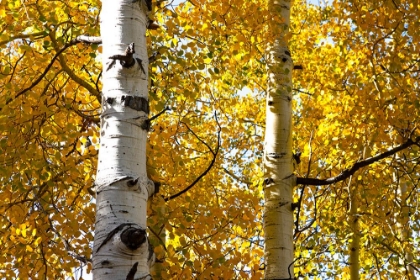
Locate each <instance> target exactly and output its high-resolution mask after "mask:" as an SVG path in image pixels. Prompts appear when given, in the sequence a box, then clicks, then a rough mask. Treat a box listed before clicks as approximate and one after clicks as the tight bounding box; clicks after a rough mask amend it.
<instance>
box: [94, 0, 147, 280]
mask: <svg viewBox="0 0 420 280" xmlns="http://www.w3.org/2000/svg"><path fill="white" fill-rule="evenodd" d="M147 13H148V8H147V6H146V4H145V1H143V0H140V1H137V2H136V1H132V0H103V1H102V11H101V37H102V46H103V53H102V55H103V72H102V76H103V89H102V115H101V143H100V149H99V159H98V172H97V176H96V181H95V187H96V192H97V197H96V203H97V206H96V224H95V240H94V248H93V278H94V279H100V280H108V279H109V280H119V279H121V280H123V279H148V278H150V275H149V265H150V262H151V261H152V259H153V258H152V256H153V250H152V249H151V248H150V246H149V242H148V239H147V235H146V208H147V200H148V198H149V196H150V195H151V194H152V193H153V192H154V184H153V183H152V182H151V181H149V180H148V178H147V174H146V140H147V124H148V122H147V118H148V76H147V75H148V73H147V69H148V60H147V49H146V36H145V34H146V24H147V22H148V18H147ZM132 43H134V44H132ZM133 51H135V53H134V54H133ZM125 58H126V61H124V59H125ZM148 262H149V264H148ZM136 263H137V264H136ZM130 270H131V274H130V275H129V272H130Z"/></svg>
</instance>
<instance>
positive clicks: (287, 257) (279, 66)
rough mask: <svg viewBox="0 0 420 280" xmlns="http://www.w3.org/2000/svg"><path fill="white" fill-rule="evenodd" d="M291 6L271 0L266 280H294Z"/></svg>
mask: <svg viewBox="0 0 420 280" xmlns="http://www.w3.org/2000/svg"><path fill="white" fill-rule="evenodd" d="M290 7H291V2H290V1H287V0H268V8H269V11H270V12H271V17H272V18H273V20H272V21H271V23H270V26H269V28H270V33H271V34H276V35H277V36H278V37H277V38H274V43H273V44H272V45H270V46H268V49H267V55H266V58H267V71H268V89H267V101H266V102H267V104H266V108H267V115H266V132H265V151H264V172H265V174H264V176H265V178H264V183H265V188H264V196H265V205H264V233H265V248H264V260H265V279H293V278H294V276H293V234H292V232H293V211H292V202H293V200H292V199H293V196H292V192H293V187H294V186H295V184H296V180H295V177H294V176H293V155H292V69H293V61H292V58H291V55H290V51H289V49H288V32H289V21H290Z"/></svg>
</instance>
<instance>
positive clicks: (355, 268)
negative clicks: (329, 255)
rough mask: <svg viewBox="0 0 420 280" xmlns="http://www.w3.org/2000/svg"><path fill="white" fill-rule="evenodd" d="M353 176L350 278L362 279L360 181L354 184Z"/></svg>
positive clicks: (351, 189)
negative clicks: (359, 208)
mask: <svg viewBox="0 0 420 280" xmlns="http://www.w3.org/2000/svg"><path fill="white" fill-rule="evenodd" d="M352 177H353V176H352ZM352 177H350V180H349V186H348V188H349V196H350V197H349V200H350V210H349V212H350V213H349V224H350V227H351V231H352V233H353V235H352V238H351V242H350V250H349V251H350V252H349V254H350V261H349V263H350V279H351V280H359V279H360V274H359V270H360V261H359V256H360V229H359V216H358V212H357V209H358V207H359V200H358V197H357V193H358V189H359V188H358V187H359V183H358V182H356V183H353V184H352Z"/></svg>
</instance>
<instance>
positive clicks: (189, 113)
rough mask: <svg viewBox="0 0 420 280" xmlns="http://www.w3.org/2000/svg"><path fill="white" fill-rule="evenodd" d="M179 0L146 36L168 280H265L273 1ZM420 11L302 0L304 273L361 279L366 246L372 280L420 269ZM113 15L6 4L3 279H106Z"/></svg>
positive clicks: (295, 46)
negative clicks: (101, 250) (104, 195)
mask: <svg viewBox="0 0 420 280" xmlns="http://www.w3.org/2000/svg"><path fill="white" fill-rule="evenodd" d="M141 1H144V0H141ZM172 2H173V1H171V0H160V1H153V5H152V11H151V12H150V14H149V18H150V22H149V25H148V26H149V29H148V30H147V32H146V36H147V37H146V40H147V48H148V50H147V53H148V57H149V58H148V59H149V68H148V73H149V78H148V83H149V90H148V94H149V107H150V114H149V117H150V128H149V132H148V136H147V137H148V139H147V140H148V144H147V153H146V154H147V172H148V175H149V177H150V178H151V179H152V180H153V181H156V182H159V183H160V188H159V193H157V194H156V195H154V196H153V198H152V199H151V201H150V202H149V204H148V235H149V238H150V242H151V243H152V245H153V247H154V253H155V254H156V260H157V262H158V263H160V264H161V265H162V267H163V268H162V270H161V276H162V279H218V278H217V277H219V276H221V277H222V278H219V279H262V277H263V274H264V269H265V266H264V241H265V240H264V232H263V226H262V224H263V206H264V202H265V200H264V197H263V189H264V187H265V185H264V170H263V152H264V133H265V130H266V127H265V124H266V123H265V116H266V94H267V78H268V77H267V57H266V48H267V45H269V44H271V43H273V42H274V41H275V39H276V38H277V37H276V36H277V34H273V32H272V30H270V28H268V26H269V23H270V22H271V21H273V20H274V21H275V20H279V21H281V19H275V18H274V19H273V18H272V17H271V16H270V13H269V11H268V10H269V9H268V5H269V4H268V1H263V0H252V1H251V0H247V1H240V0H219V1H213V0H210V1H209V0H189V1H185V2H182V3H179V4H177V5H175V4H174V3H172ZM419 7H420V4H419V3H418V1H417V0H416V1H413V0H381V1H361V0H360V1H359V0H351V1H339V0H335V1H328V3H327V4H325V3H320V4H319V5H318V4H316V5H315V4H312V3H307V1H303V0H296V1H293V2H292V7H291V10H290V13H291V16H290V25H289V29H290V32H289V34H288V38H287V39H288V42H289V48H290V54H291V57H292V60H293V64H294V69H288V71H293V80H292V82H293V87H292V88H290V91H291V93H292V96H293V101H292V108H293V134H292V139H293V144H292V147H293V152H294V154H295V155H297V156H296V157H295V161H294V164H295V171H294V174H295V175H296V177H298V180H297V182H298V184H297V186H296V187H295V188H294V190H293V201H294V203H293V204H294V205H293V210H294V228H293V242H294V264H293V265H294V275H295V277H301V278H302V279H350V275H351V273H350V266H351V265H350V264H351V261H350V259H351V254H352V252H354V251H355V250H357V252H358V271H359V273H360V278H361V279H372V278H377V279H410V278H409V277H410V275H411V276H412V275H413V273H416V274H417V275H418V273H419V269H420V263H419V262H420V260H419V259H418V256H419V255H420V252H419V249H418V248H419V246H418V243H419V237H418V231H419V229H420V224H419V222H418V221H419V220H420V217H419V216H420V212H419V210H418V204H419V202H420V197H419V189H418V184H419V178H420V177H419V170H418V163H419V159H420V157H419V156H420V155H419V145H418V144H419V140H420V138H419V137H420V130H419V128H418V119H419V112H420V102H419V94H420V92H419V73H420V50H419V46H420V20H419V15H420V11H419ZM100 12H101V2H100V1H99V0H86V1H74V0H64V1H39V0H37V1H35V0H25V1H20V0H13V1H1V4H0V46H1V50H0V51H1V55H0V147H1V153H0V163H1V165H0V251H1V253H0V278H4V279H17V278H20V279H60V278H65V277H72V275H74V270H75V269H77V268H84V269H86V270H87V272H88V273H90V271H91V269H92V265H91V260H92V242H93V237H94V235H93V230H94V226H95V207H96V205H95V191H96V190H95V185H94V181H95V176H96V172H97V164H98V162H97V156H98V150H99V147H100V114H101V104H103V103H104V102H106V100H102V95H101V94H102V76H103V73H102V71H103V70H102V61H101V59H102V51H103V46H102V43H101V41H100V35H101V34H100V27H99V24H100V21H101V20H102V19H101V18H100V17H99V14H100ZM83 36H92V37H90V38H93V36H96V39H95V40H93V39H91V40H93V41H90V42H89V41H87V40H82V39H81V38H83ZM98 38H99V39H98ZM397 147H403V148H401V150H398V151H397V150H395V149H396V148H397ZM393 149H394V150H393ZM390 150H393V151H395V152H393V153H391V154H386V156H384V157H383V158H378V159H377V160H376V159H375V160H372V161H371V162H368V163H369V164H366V165H362V166H360V168H357V169H355V170H354V172H353V173H351V174H349V173H348V174H349V176H347V175H346V176H343V177H342V179H340V180H336V181H334V180H332V182H328V184H322V182H320V181H317V183H316V184H315V183H313V182H312V183H305V182H306V181H305V179H308V178H312V179H318V180H324V179H328V178H335V177H337V176H340V174H343V173H346V172H348V170H352V168H353V167H354V166H357V164H358V163H360V162H363V161H365V162H367V161H366V160H369V159H370V158H374V157H375V156H378V155H384V153H386V152H387V151H390ZM346 170H347V171H346ZM340 178H341V177H340ZM299 179H300V181H299ZM299 183H300V184H299ZM162 233H165V238H164V239H163V238H162ZM354 240H357V244H355V243H354ZM354 246H357V249H355V247H354ZM411 279H413V278H411Z"/></svg>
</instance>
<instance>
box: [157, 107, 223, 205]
mask: <svg viewBox="0 0 420 280" xmlns="http://www.w3.org/2000/svg"><path fill="white" fill-rule="evenodd" d="M214 117H215V119H216V123H217V126H218V127H219V130H218V131H217V147H216V151H213V149H212V148H211V147H210V146H209V145H208V144H207V143H206V142H204V141H203V140H201V139H200V138H199V137H198V136H197V134H195V133H194V131H192V130H191V128H190V127H189V126H188V125H187V124H185V123H184V124H185V125H186V126H187V128H188V130H189V131H190V132H191V133H192V134H193V135H194V136H195V137H196V138H197V139H198V140H199V141H200V142H201V143H203V144H204V145H206V146H207V148H208V149H209V150H210V152H211V153H212V154H213V159H212V160H211V162H210V164H209V166H208V167H207V168H206V170H204V172H203V173H201V174H200V176H198V177H197V178H196V179H195V180H194V182H192V183H191V184H190V185H189V186H188V187H186V188H185V189H183V190H182V191H180V192H179V193H176V194H174V195H171V196H170V197H167V198H165V201H169V200H171V199H174V198H177V197H178V196H180V195H182V194H184V193H186V192H187V191H188V190H190V189H191V188H192V187H194V186H195V184H197V183H198V181H200V180H201V178H203V177H204V176H205V175H206V174H207V173H208V172H209V171H210V169H211V168H212V167H213V165H214V163H215V162H216V157H217V154H218V152H219V148H220V141H221V139H220V132H221V131H222V129H221V127H220V124H219V121H218V120H217V114H216V112H214Z"/></svg>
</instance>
